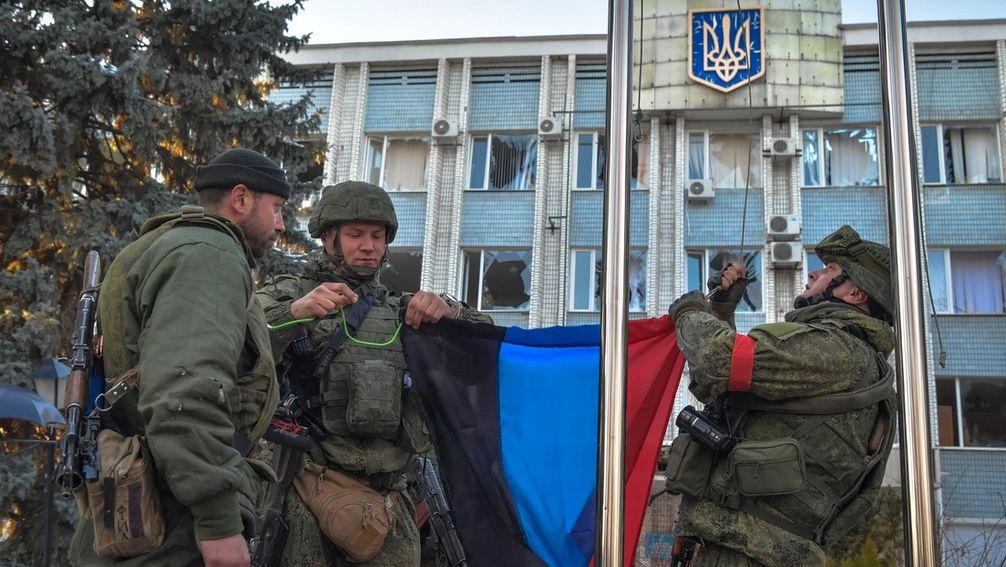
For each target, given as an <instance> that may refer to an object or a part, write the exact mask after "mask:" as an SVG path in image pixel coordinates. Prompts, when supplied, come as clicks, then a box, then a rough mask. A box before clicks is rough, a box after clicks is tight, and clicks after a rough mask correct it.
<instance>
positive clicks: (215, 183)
mask: <svg viewBox="0 0 1006 567" xmlns="http://www.w3.org/2000/svg"><path fill="white" fill-rule="evenodd" d="M235 185H247V186H248V188H249V189H251V190H252V191H257V192H259V193H272V194H274V195H279V196H280V197H283V198H284V199H289V198H290V184H289V183H287V181H286V174H285V173H284V172H283V170H282V169H280V167H279V166H278V165H276V162H274V161H272V160H271V159H269V158H267V157H265V156H264V155H262V154H260V153H258V152H256V151H252V150H246V149H244V148H234V149H233V150H227V151H226V152H224V153H222V154H220V155H218V156H217V157H215V158H213V160H212V161H210V163H208V164H206V165H203V166H200V167H199V168H197V169H196V191H202V190H203V189H229V188H231V187H234V186H235Z"/></svg>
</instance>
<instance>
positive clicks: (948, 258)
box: [925, 247, 1006, 316]
mask: <svg viewBox="0 0 1006 567" xmlns="http://www.w3.org/2000/svg"><path fill="white" fill-rule="evenodd" d="M925 252H926V266H925V267H926V279H927V281H928V282H929V286H930V290H932V285H933V283H932V281H931V278H930V272H931V271H932V268H931V266H930V260H929V255H930V254H940V255H941V256H943V278H944V281H943V285H944V287H945V289H946V290H947V297H946V304H947V308H946V310H945V311H938V310H936V305H935V303H936V299H935V297H934V298H933V306H932V309H933V314H934V315H965V316H967V315H981V316H989V315H991V316H1002V315H1006V311H1003V312H1000V313H997V312H990V311H976V312H970V311H958V310H957V306H956V304H955V303H954V298H955V297H956V296H955V294H954V267H953V254H954V253H955V252H958V253H966V252H989V253H993V254H1006V248H1004V249H998V248H981V249H973V250H972V249H970V248H943V247H932V248H927V249H926V250H925ZM1002 291H1003V293H1004V297H1003V303H1004V306H1006V274H1004V275H1003V281H1002ZM1004 308H1006V307H1004Z"/></svg>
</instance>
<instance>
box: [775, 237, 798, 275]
mask: <svg viewBox="0 0 1006 567" xmlns="http://www.w3.org/2000/svg"><path fill="white" fill-rule="evenodd" d="M769 252H771V258H770V262H771V263H772V267H773V268H789V269H794V270H795V269H799V268H800V266H801V265H802V264H803V244H802V243H800V242H796V241H791V242H773V243H772V244H771V248H770V249H769Z"/></svg>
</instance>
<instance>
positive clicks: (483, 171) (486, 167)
mask: <svg viewBox="0 0 1006 567" xmlns="http://www.w3.org/2000/svg"><path fill="white" fill-rule="evenodd" d="M537 162H538V136H536V135H524V136H502V135H495V134H490V135H488V136H475V137H473V138H472V160H471V172H470V177H469V183H468V187H470V188H471V189H534V183H535V176H536V174H537Z"/></svg>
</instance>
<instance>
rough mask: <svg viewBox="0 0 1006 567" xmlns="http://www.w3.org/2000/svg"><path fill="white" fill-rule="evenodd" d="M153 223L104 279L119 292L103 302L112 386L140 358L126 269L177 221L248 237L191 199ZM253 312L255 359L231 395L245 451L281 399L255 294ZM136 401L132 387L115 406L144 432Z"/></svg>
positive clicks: (118, 417)
mask: <svg viewBox="0 0 1006 567" xmlns="http://www.w3.org/2000/svg"><path fill="white" fill-rule="evenodd" d="M148 223H150V224H151V228H150V229H147V226H145V227H144V229H145V230H144V231H142V235H141V236H140V238H138V239H137V240H136V241H135V242H133V243H132V244H130V245H129V246H127V247H126V248H125V249H123V250H122V252H120V253H119V254H118V255H117V256H116V258H115V261H114V262H113V263H112V264H111V266H110V267H109V270H108V273H107V274H106V275H105V279H104V281H103V283H102V287H101V294H102V296H106V297H112V298H114V299H113V300H112V301H108V302H107V303H106V302H100V303H101V307H103V309H101V310H100V313H99V315H101V317H100V321H99V324H100V325H101V333H102V336H103V342H104V352H103V360H104V364H105V370H106V372H107V376H106V379H105V380H106V389H109V388H111V387H112V386H114V385H115V384H116V383H117V382H118V380H119V378H120V377H121V376H123V375H125V374H126V373H127V371H128V370H130V369H133V368H135V367H136V366H137V364H138V362H139V359H138V353H135V352H131V351H130V350H129V349H128V348H127V345H126V344H125V330H124V329H123V328H122V321H123V320H124V319H123V317H124V314H123V313H122V307H123V305H122V302H121V301H120V300H119V299H118V298H121V297H124V296H126V295H127V294H126V293H125V286H126V274H128V273H129V272H130V270H131V269H132V268H133V266H134V265H135V264H136V262H138V261H139V259H140V258H141V257H143V255H144V254H145V253H146V252H147V251H148V250H149V249H150V247H151V246H152V245H153V244H154V242H155V241H157V240H158V239H159V238H161V237H162V236H164V235H165V234H166V233H167V232H168V231H170V230H171V229H173V228H175V227H177V226H200V227H206V228H209V229H212V230H219V231H221V232H224V233H225V234H228V235H230V236H231V237H232V238H234V240H235V244H236V245H237V246H241V247H243V244H242V243H243V242H244V238H243V236H242V235H241V234H240V232H239V231H238V230H237V229H236V228H235V227H233V226H231V225H229V224H228V223H226V222H225V221H224V220H222V219H219V218H215V217H213V216H211V215H207V214H205V213H204V212H203V209H202V207H197V206H191V205H187V206H184V207H182V210H181V213H175V214H171V215H164V216H161V217H155V218H153V219H151V220H150V221H148ZM249 277H250V276H249ZM247 312H248V315H247V320H248V326H247V328H246V331H245V347H244V351H245V352H246V353H250V354H251V359H250V360H247V361H241V362H247V364H243V365H242V364H238V365H237V366H238V371H239V373H240V375H239V376H237V380H236V381H235V385H234V389H233V391H232V392H231V395H230V396H229V397H228V400H227V402H228V404H229V408H228V409H229V410H230V414H231V419H232V420H233V424H234V429H235V431H236V432H238V434H240V437H241V439H239V440H238V441H237V442H236V445H235V446H236V447H237V446H238V445H241V446H240V447H237V448H238V449H239V450H240V451H241V452H242V453H245V452H247V451H246V449H248V448H250V447H251V446H253V445H254V444H255V443H256V442H257V441H258V440H259V439H260V438H261V437H262V435H263V434H264V433H265V430H266V428H267V427H268V426H269V422H270V420H271V418H272V412H273V409H274V408H275V407H276V403H277V401H278V399H279V391H278V390H279V389H278V386H277V382H276V368H275V362H274V361H273V357H272V350H271V348H270V345H269V330H268V327H267V325H266V321H265V316H264V314H263V313H262V309H261V308H260V307H259V305H258V303H257V301H256V299H255V295H254V294H252V296H251V298H250V300H249V302H248V306H247ZM142 382H143V377H142V376H136V377H135V383H134V384H133V387H142ZM136 404H137V397H136V394H135V393H129V394H126V395H125V396H124V397H123V398H122V399H121V400H119V401H118V402H117V403H115V405H114V407H113V410H112V415H113V416H114V418H115V421H116V423H117V425H118V426H119V427H121V428H122V429H123V430H124V431H123V432H124V433H126V434H129V435H132V434H142V433H143V432H144V428H143V423H144V421H143V418H142V417H141V416H140V414H139V412H138V410H137V408H136Z"/></svg>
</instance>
